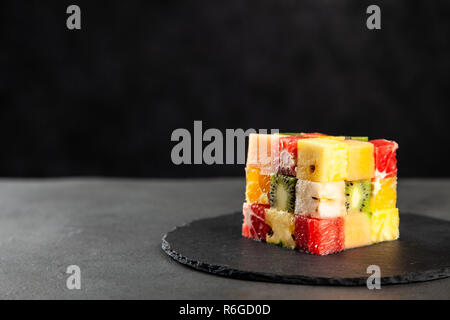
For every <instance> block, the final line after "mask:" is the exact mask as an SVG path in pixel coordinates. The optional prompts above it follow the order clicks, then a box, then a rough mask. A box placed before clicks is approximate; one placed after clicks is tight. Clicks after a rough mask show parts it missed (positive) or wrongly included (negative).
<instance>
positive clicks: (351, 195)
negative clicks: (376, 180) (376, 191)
mask: <svg viewBox="0 0 450 320" xmlns="http://www.w3.org/2000/svg"><path fill="white" fill-rule="evenodd" d="M371 190H372V184H371V182H370V180H359V181H346V182H345V208H346V209H347V212H349V213H354V212H366V213H369V212H370V210H371V207H370V194H371Z"/></svg>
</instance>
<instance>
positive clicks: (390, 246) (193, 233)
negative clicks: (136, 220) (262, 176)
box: [162, 212, 450, 286]
mask: <svg viewBox="0 0 450 320" xmlns="http://www.w3.org/2000/svg"><path fill="white" fill-rule="evenodd" d="M241 223H242V213H240V212H237V213H233V214H229V215H223V216H219V217H215V218H208V219H202V220H197V221H193V222H191V223H189V224H187V225H185V226H181V227H177V228H175V229H174V230H173V231H171V232H169V233H167V234H166V235H165V236H164V237H163V239H162V249H163V250H164V251H165V252H166V253H167V254H168V255H169V256H170V257H172V258H173V259H174V260H176V261H178V262H180V263H182V264H184V265H187V266H189V267H192V268H194V269H197V270H201V271H205V272H209V273H213V274H217V275H221V276H226V277H232V278H237V279H245V280H256V281H269V282H283V283H295V284H316V285H343V286H354V285H366V282H367V278H368V277H369V276H370V274H368V273H367V267H368V266H370V265H377V266H379V267H380V270H381V284H396V283H409V282H419V281H429V280H435V279H440V278H446V277H449V276H450V222H447V221H443V220H438V219H433V218H427V217H424V216H420V215H415V214H401V216H400V239H399V240H397V241H391V242H384V243H379V244H375V245H372V246H368V247H363V248H356V249H351V250H347V251H343V252H341V253H338V254H332V255H328V256H316V255H311V254H307V253H304V252H300V251H297V250H295V251H294V250H289V249H285V248H281V247H277V246H274V245H270V244H266V243H263V242H258V241H254V240H250V239H246V238H243V237H242V236H241Z"/></svg>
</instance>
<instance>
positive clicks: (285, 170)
mask: <svg viewBox="0 0 450 320" xmlns="http://www.w3.org/2000/svg"><path fill="white" fill-rule="evenodd" d="M300 139H307V137H302V136H283V135H280V137H279V140H278V156H277V157H278V158H277V159H278V161H277V163H276V166H275V168H274V170H275V173H280V174H284V175H286V176H294V177H295V176H296V175H297V173H296V168H297V146H298V145H297V141H298V140H300Z"/></svg>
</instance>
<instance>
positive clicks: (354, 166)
mask: <svg viewBox="0 0 450 320" xmlns="http://www.w3.org/2000/svg"><path fill="white" fill-rule="evenodd" d="M345 143H347V144H348V147H349V150H348V175H347V180H349V181H353V180H364V179H372V178H373V176H374V170H375V169H374V157H373V144H371V143H369V142H363V141H357V140H345Z"/></svg>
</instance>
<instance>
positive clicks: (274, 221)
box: [266, 208, 296, 249]
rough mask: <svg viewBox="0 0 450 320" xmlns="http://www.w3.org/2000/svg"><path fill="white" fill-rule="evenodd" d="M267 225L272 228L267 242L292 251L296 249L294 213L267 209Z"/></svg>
mask: <svg viewBox="0 0 450 320" xmlns="http://www.w3.org/2000/svg"><path fill="white" fill-rule="evenodd" d="M266 223H267V224H268V225H269V226H270V227H271V228H272V232H269V233H267V236H266V242H268V243H273V244H279V245H282V246H283V247H287V248H290V249H294V248H295V245H296V244H295V240H294V236H293V235H294V232H295V223H294V214H293V213H290V212H287V211H282V210H277V209H274V208H270V209H267V210H266Z"/></svg>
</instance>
